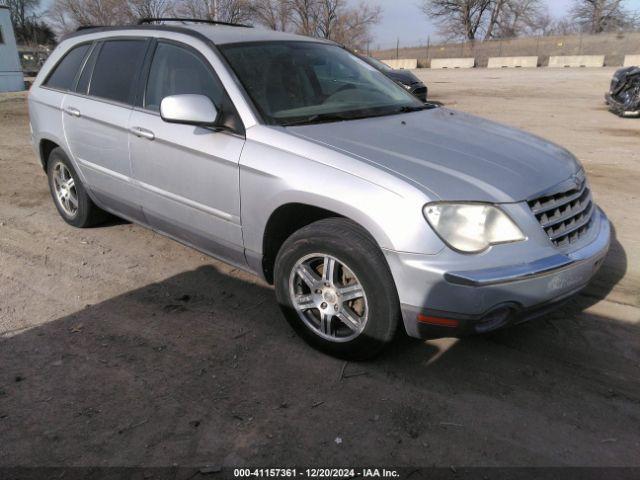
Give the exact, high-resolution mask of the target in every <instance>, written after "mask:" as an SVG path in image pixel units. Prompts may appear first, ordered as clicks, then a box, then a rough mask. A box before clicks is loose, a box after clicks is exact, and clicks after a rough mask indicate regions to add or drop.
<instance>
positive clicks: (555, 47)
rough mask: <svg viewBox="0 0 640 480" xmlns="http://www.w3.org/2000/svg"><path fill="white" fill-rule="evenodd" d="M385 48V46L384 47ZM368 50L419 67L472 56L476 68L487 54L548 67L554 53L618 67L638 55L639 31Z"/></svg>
mask: <svg viewBox="0 0 640 480" xmlns="http://www.w3.org/2000/svg"><path fill="white" fill-rule="evenodd" d="M384 47H386V48H384ZM384 47H383V49H379V50H377V51H371V55H372V56H374V57H376V58H379V59H394V58H417V59H418V67H420V68H426V67H430V66H431V60H432V59H434V58H464V57H474V58H475V59H476V67H486V66H487V63H488V60H489V58H490V57H521V56H537V57H538V66H547V65H548V63H549V57H551V56H556V55H605V66H612V67H617V66H621V65H622V64H623V62H624V57H625V55H638V54H640V32H628V33H608V34H600V35H567V36H553V37H526V38H513V39H504V40H491V41H486V42H482V41H476V42H464V43H447V44H431V42H429V41H427V42H423V43H422V44H421V45H419V46H412V47H408V46H403V45H402V44H401V43H400V42H399V41H398V43H397V44H396V45H395V46H394V47H391V46H387V45H385V46H384Z"/></svg>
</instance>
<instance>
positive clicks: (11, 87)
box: [0, 5, 24, 92]
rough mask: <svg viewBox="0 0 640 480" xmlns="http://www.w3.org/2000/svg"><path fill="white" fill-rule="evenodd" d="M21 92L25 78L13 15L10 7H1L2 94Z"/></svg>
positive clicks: (0, 54)
mask: <svg viewBox="0 0 640 480" xmlns="http://www.w3.org/2000/svg"><path fill="white" fill-rule="evenodd" d="M20 90H24V78H23V77H22V67H21V66H20V59H19V58H18V47H17V46H16V37H15V35H14V34H13V26H12V25H11V15H9V8H8V7H5V6H2V5H0V92H18V91H20Z"/></svg>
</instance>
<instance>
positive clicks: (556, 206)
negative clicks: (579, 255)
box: [528, 180, 595, 247]
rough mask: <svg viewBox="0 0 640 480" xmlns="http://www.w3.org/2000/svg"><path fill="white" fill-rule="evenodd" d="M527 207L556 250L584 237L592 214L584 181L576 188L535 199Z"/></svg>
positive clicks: (592, 204) (591, 203)
mask: <svg viewBox="0 0 640 480" xmlns="http://www.w3.org/2000/svg"><path fill="white" fill-rule="evenodd" d="M528 204H529V208H531V211H532V212H533V214H534V216H535V217H536V219H537V220H538V222H539V223H540V226H541V227H542V228H543V230H544V232H545V233H546V234H547V236H548V237H549V240H550V241H551V242H552V243H553V244H554V245H555V246H556V247H562V246H565V245H570V244H571V243H573V242H575V241H577V240H578V239H580V238H581V237H582V236H584V235H585V234H586V232H587V231H588V230H589V227H590V226H591V220H592V217H593V213H594V212H595V205H594V203H593V200H592V198H591V191H590V190H589V187H588V185H587V182H586V180H583V181H582V182H581V184H580V185H579V186H578V187H576V188H572V189H569V190H566V191H564V192H559V193H555V194H552V195H546V196H543V197H540V198H536V199H533V200H530V201H529V202H528Z"/></svg>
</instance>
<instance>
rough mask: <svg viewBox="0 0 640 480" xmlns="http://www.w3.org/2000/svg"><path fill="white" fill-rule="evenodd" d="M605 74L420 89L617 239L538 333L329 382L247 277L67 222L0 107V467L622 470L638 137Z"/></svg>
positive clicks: (529, 328) (635, 271) (114, 231)
mask: <svg viewBox="0 0 640 480" xmlns="http://www.w3.org/2000/svg"><path fill="white" fill-rule="evenodd" d="M611 73H612V70H611V69H601V70H570V71H569V70H562V71H550V70H544V69H539V70H534V71H524V70H517V71H516V70H514V71H488V70H477V71H440V72H430V71H428V72H421V73H420V75H421V76H423V77H424V78H425V79H426V80H427V82H428V83H429V87H430V92H431V94H432V97H433V98H434V99H437V100H440V101H443V102H445V103H446V104H449V105H451V106H453V107H454V108H458V109H461V110H465V111H469V112H472V113H476V114H480V115H484V116H486V117H490V118H492V119H495V120H498V121H502V122H505V123H508V124H511V125H514V126H517V127H520V128H523V129H525V130H528V131H530V132H533V133H536V134H538V135H541V136H544V137H547V138H549V139H551V140H553V141H555V142H557V143H560V144H562V145H564V146H566V147H567V148H569V149H570V150H572V151H573V152H574V153H575V154H577V155H578V157H579V158H580V159H581V160H582V161H583V163H584V165H585V167H586V169H587V171H588V173H589V175H590V178H591V182H592V186H593V189H594V191H595V196H596V199H597V201H598V202H599V203H600V205H601V206H602V207H603V208H604V209H605V211H606V212H607V213H608V214H609V216H610V218H611V220H612V222H613V224H614V226H615V231H616V239H615V241H614V244H613V247H612V251H611V253H610V255H609V257H608V258H607V260H606V263H605V265H604V268H603V269H602V270H601V272H600V274H599V275H598V277H597V278H596V279H595V281H594V282H593V284H592V285H591V286H590V287H589V288H588V289H587V290H586V291H585V292H584V293H583V294H581V295H579V296H578V297H577V298H575V299H574V300H573V301H571V302H570V303H569V304H567V305H566V306H565V307H563V308H562V309H561V310H560V311H558V312H556V313H554V314H552V315H550V316H548V317H546V318H544V319H541V320H539V321H535V322H531V323H529V324H525V325H522V326H519V327H516V328H512V329H509V330H505V331H502V332H498V333H494V334H492V335H488V336H483V337H474V338H465V339H460V340H457V339H445V340H438V341H428V342H420V341H412V340H408V339H404V338H400V339H398V341H396V343H395V344H394V345H393V348H391V349H390V351H388V352H387V353H386V354H385V355H383V356H382V357H381V358H379V359H377V360H376V361H374V362H369V363H362V364H353V363H350V364H347V365H346V366H345V365H344V364H343V362H341V361H338V360H335V359H332V358H329V357H326V356H324V355H322V354H320V353H317V352H315V351H313V350H312V349H310V348H308V347H307V346H306V345H304V344H303V343H302V341H301V340H299V339H298V338H297V337H296V336H294V334H293V333H292V331H291V330H290V328H289V327H288V325H287V324H286V323H285V321H284V320H283V319H282V317H281V316H280V313H279V311H278V308H277V305H276V303H275V300H274V295H273V292H272V289H271V288H270V287H269V286H267V285H265V284H263V283H261V282H260V281H258V280H256V279H255V278H253V277H251V276H249V275H247V274H244V273H241V272H239V271H236V270H234V269H232V268H230V267H228V266H225V265H223V264H221V263H218V262H215V261H212V260H211V259H208V258H206V257H204V256H202V255H201V254H199V253H196V252H194V251H192V250H189V249H188V248H185V247H182V246H180V245H179V244H177V243H174V242H172V241H170V240H168V239H165V238H163V237H161V236H159V235H156V234H153V233H151V232H149V231H146V230H144V229H142V228H140V227H137V226H134V225H130V224H127V223H124V222H113V223H111V224H109V225H106V226H102V227H99V228H95V229H90V230H82V231H80V230H74V229H72V228H71V227H69V226H67V225H66V224H65V223H64V222H63V221H62V220H61V219H60V218H59V217H58V215H57V213H56V211H55V209H54V207H53V204H52V202H51V199H50V197H49V193H48V191H47V185H46V180H45V175H44V173H43V172H42V171H41V169H40V168H39V166H38V161H37V159H36V157H35V155H34V154H33V153H32V151H31V148H30V146H29V145H28V133H29V127H28V119H27V113H26V105H25V97H24V95H4V96H0V172H1V173H0V465H170V464H174V463H176V464H180V465H202V464H215V465H237V464H251V465H254V466H256V465H258V466H265V465H275V466H282V465H283V464H316V465H354V464H377V465H383V464H391V465H421V466H430V465H441V466H447V467H448V466H449V465H485V466H491V465H538V466H543V465H544V466H548V465H609V466H620V465H629V466H630V465H633V466H640V434H639V432H640V240H638V239H639V238H640V216H639V215H638V212H639V211H640V190H639V186H640V121H634V120H622V119H618V118H616V117H614V116H612V115H611V114H609V113H608V112H607V111H606V110H605V108H604V106H603V104H602V94H603V92H604V91H605V89H606V88H607V86H608V82H609V79H610V76H611ZM343 369H344V370H343Z"/></svg>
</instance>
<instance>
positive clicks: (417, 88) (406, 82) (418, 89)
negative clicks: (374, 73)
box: [360, 55, 428, 102]
mask: <svg viewBox="0 0 640 480" xmlns="http://www.w3.org/2000/svg"><path fill="white" fill-rule="evenodd" d="M360 58H362V59H363V60H364V61H365V62H367V63H368V64H369V65H371V66H372V67H374V68H377V69H378V70H380V71H381V72H382V73H384V74H385V75H386V76H387V77H389V78H390V79H391V80H393V81H395V82H396V83H399V84H400V85H402V86H403V87H404V88H406V89H407V90H408V91H409V92H410V93H412V94H414V95H415V96H416V97H418V98H419V99H420V100H422V101H423V102H426V101H427V93H428V89H427V86H426V85H425V84H424V83H423V82H422V81H421V80H420V79H419V78H418V77H416V76H415V75H414V74H413V73H412V72H410V71H409V70H395V69H393V68H391V67H390V66H389V65H387V64H386V63H383V62H381V61H380V60H376V59H375V58H372V57H366V56H364V55H360Z"/></svg>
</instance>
